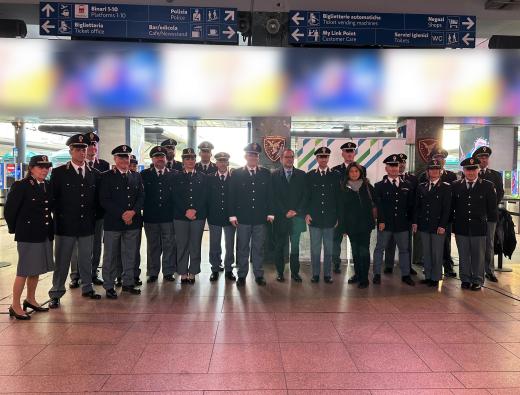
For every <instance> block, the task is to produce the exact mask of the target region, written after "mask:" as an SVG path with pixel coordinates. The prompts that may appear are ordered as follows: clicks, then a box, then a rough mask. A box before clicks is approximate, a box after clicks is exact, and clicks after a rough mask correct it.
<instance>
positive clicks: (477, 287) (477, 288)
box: [471, 284, 482, 291]
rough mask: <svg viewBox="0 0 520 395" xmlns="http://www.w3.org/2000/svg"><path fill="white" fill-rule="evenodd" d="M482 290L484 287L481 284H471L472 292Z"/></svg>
mask: <svg viewBox="0 0 520 395" xmlns="http://www.w3.org/2000/svg"><path fill="white" fill-rule="evenodd" d="M481 289H482V286H481V285H480V284H471V290H472V291H480V290H481Z"/></svg>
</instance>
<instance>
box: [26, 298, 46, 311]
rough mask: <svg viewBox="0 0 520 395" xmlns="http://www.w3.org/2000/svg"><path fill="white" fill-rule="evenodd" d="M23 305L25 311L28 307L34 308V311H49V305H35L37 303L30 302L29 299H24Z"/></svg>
mask: <svg viewBox="0 0 520 395" xmlns="http://www.w3.org/2000/svg"><path fill="white" fill-rule="evenodd" d="M22 307H23V310H24V311H26V310H27V308H29V309H32V310H34V311H37V312H39V313H45V312H47V311H49V308H48V307H42V306H35V305H33V304H31V303H29V302H28V301H27V300H24V301H23V305H22Z"/></svg>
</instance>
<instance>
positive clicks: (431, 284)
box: [428, 280, 439, 288]
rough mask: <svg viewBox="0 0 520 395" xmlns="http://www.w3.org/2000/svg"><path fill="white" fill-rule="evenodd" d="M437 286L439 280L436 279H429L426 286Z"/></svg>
mask: <svg viewBox="0 0 520 395" xmlns="http://www.w3.org/2000/svg"><path fill="white" fill-rule="evenodd" d="M438 286H439V282H438V281H436V280H430V283H429V284H428V287H432V288H433V287H435V288H437V287H438Z"/></svg>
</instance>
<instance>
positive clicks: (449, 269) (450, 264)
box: [442, 224, 454, 274]
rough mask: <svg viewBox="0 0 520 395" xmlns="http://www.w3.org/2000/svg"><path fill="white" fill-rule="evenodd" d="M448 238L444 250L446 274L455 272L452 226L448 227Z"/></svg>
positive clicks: (443, 263)
mask: <svg viewBox="0 0 520 395" xmlns="http://www.w3.org/2000/svg"><path fill="white" fill-rule="evenodd" d="M445 235H446V237H445V238H444V249H443V253H442V266H443V267H444V274H446V273H451V272H453V266H454V265H453V259H452V258H451V224H448V226H446V233H445Z"/></svg>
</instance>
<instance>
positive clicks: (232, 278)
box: [226, 272, 237, 281]
mask: <svg viewBox="0 0 520 395" xmlns="http://www.w3.org/2000/svg"><path fill="white" fill-rule="evenodd" d="M226 280H230V281H237V278H236V277H235V275H234V274H233V272H226Z"/></svg>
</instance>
